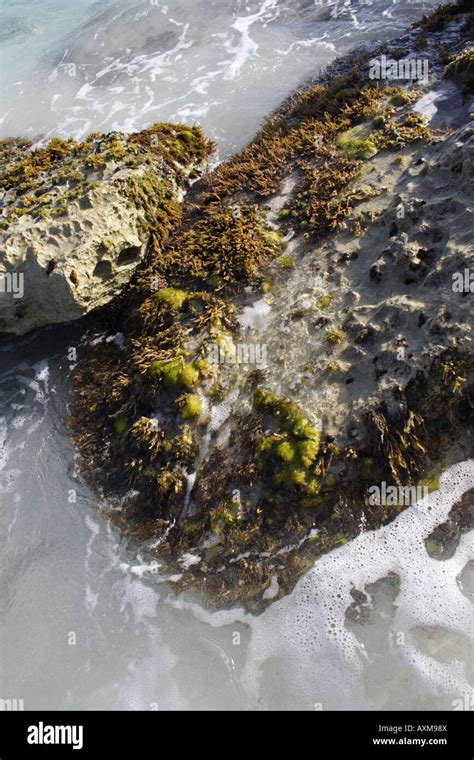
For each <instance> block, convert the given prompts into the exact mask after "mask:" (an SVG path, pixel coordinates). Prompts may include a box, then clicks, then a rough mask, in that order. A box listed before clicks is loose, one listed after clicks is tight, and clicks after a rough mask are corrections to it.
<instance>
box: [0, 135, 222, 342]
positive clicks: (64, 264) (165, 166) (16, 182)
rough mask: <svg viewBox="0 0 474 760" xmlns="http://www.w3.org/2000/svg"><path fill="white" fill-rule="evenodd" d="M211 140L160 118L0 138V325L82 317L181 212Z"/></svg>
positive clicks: (19, 328)
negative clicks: (131, 126)
mask: <svg viewBox="0 0 474 760" xmlns="http://www.w3.org/2000/svg"><path fill="white" fill-rule="evenodd" d="M211 149H212V146H211V144H210V143H209V142H207V141H206V140H205V138H204V137H203V135H202V133H201V131H200V129H199V128H193V129H192V130H189V129H187V128H185V127H184V126H180V125H176V126H171V125H166V124H156V125H154V126H152V127H150V128H149V129H148V130H146V131H144V132H141V133H137V134H132V135H125V134H122V133H117V132H114V133H110V134H108V135H99V134H92V135H90V136H89V137H88V138H87V139H86V140H85V141H84V142H82V143H78V142H76V141H74V140H71V139H70V140H61V139H59V138H53V139H52V140H51V141H50V142H49V144H48V145H46V146H45V147H42V148H41V147H39V148H38V147H37V148H33V147H32V145H31V144H30V143H29V142H28V141H26V140H18V139H6V140H2V141H1V142H0V158H1V164H2V168H1V170H0V206H1V210H2V216H1V219H0V332H10V333H16V334H24V333H26V332H28V331H30V330H33V329H34V328H37V327H41V326H43V325H47V324H54V323H58V322H66V321H69V320H73V319H78V318H79V317H82V316H83V315H84V314H87V313H88V312H90V311H91V310H93V309H96V308H98V307H100V306H104V305H105V304H107V303H108V302H109V301H111V300H112V299H113V298H114V297H115V296H116V295H117V294H118V293H120V291H121V290H122V289H123V287H124V286H125V285H126V284H127V283H128V282H129V281H130V279H131V277H132V275H133V274H134V272H135V270H136V268H137V266H138V265H139V264H140V263H141V262H142V261H143V259H144V256H145V254H146V251H147V246H148V243H149V241H150V237H151V235H153V236H154V238H155V240H156V241H157V242H158V243H160V242H162V241H163V240H164V239H165V238H166V235H167V234H168V233H169V231H170V230H171V229H172V228H173V227H174V226H175V225H176V224H177V223H178V222H179V219H180V203H179V200H180V197H181V194H182V190H183V188H184V187H185V185H186V183H187V181H188V179H189V178H190V177H191V178H192V177H196V176H197V175H198V173H199V171H200V170H201V169H202V168H203V165H204V162H205V159H206V157H207V155H208V154H209V152H210V151H211Z"/></svg>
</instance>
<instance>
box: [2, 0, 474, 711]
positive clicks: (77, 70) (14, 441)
mask: <svg viewBox="0 0 474 760" xmlns="http://www.w3.org/2000/svg"><path fill="white" fill-rule="evenodd" d="M434 5H435V3H431V2H410V3H409V2H391V1H388V2H385V0H380V1H376V0H374V2H372V3H369V2H358V3H356V2H345V3H343V2H339V3H338V4H337V5H336V4H334V3H333V4H320V3H315V2H305V1H304V0H300V1H298V2H291V0H288V1H287V2H278V1H277V0H265V2H263V1H261V2H259V3H257V2H248V3H243V2H235V1H234V0H232V1H231V0H219V2H214V3H212V2H209V1H208V2H196V0H194V1H192V0H182V2H177V1H176V0H173V1H172V2H168V3H167V4H165V3H160V2H99V3H89V2H82V3H70V2H66V0H62V1H60V0H42V2H36V0H30V1H28V2H26V1H21V2H20V1H18V0H17V1H16V2H11V1H10V0H9V1H8V2H7V1H6V0H0V12H1V16H2V22H3V23H2V24H1V29H2V32H1V41H2V53H1V62H0V65H1V67H2V77H1V79H2V82H1V83H2V90H3V92H2V95H3V98H4V101H3V103H2V107H1V119H2V120H1V134H2V135H7V134H12V133H14V134H29V135H31V136H32V137H34V138H37V137H39V136H46V135H48V134H50V133H52V132H57V131H61V132H63V133H64V134H73V135H76V136H80V135H83V134H85V133H86V132H88V131H91V130H92V129H99V130H110V129H115V128H123V129H138V128H140V127H143V126H145V125H148V124H149V123H150V122H151V121H155V120H159V119H173V120H177V119H183V120H187V121H194V120H196V121H199V122H201V123H202V124H203V125H204V127H205V129H206V131H207V132H208V133H209V134H210V135H213V136H214V137H215V138H216V139H217V140H218V143H219V151H220V155H221V156H225V155H227V154H228V153H229V152H231V151H232V150H234V149H235V148H236V147H240V146H241V145H242V144H243V143H245V142H246V141H247V140H248V139H249V138H250V137H251V136H252V134H253V132H254V131H255V129H256V127H257V126H258V124H259V123H260V122H261V120H262V118H263V117H264V116H265V114H266V113H268V112H269V111H270V110H271V109H272V108H273V107H275V106H276V105H277V104H278V103H279V102H280V101H281V99H282V98H283V97H284V96H285V95H286V94H288V92H289V91H290V90H291V89H292V88H293V87H295V86H296V85H297V84H299V83H300V82H302V81H304V80H305V79H307V78H308V77H310V76H313V75H314V74H316V73H317V71H318V70H319V69H320V68H321V67H322V66H324V64H325V63H327V62H328V61H329V60H332V59H333V58H334V57H335V56H336V55H337V54H341V53H344V52H346V51H347V50H348V49H349V48H350V47H351V46H353V45H355V44H358V43H360V42H362V41H364V40H373V39H387V38H389V37H392V36H394V35H395V34H397V33H398V32H399V31H401V30H402V29H403V28H404V27H405V26H406V25H407V22H409V21H411V20H413V19H414V18H416V17H418V16H420V15H421V13H422V12H425V11H427V10H429V8H430V7H433V6H434ZM236 114H238V117H237V118H236ZM83 332H84V326H83V325H75V326H69V327H64V328H59V329H58V328H54V329H46V330H43V331H41V332H40V333H39V334H36V335H34V336H30V337H28V338H23V339H18V340H10V339H8V340H6V341H3V342H2V343H0V504H1V509H0V532H1V536H2V547H3V551H2V553H1V557H0V575H1V578H0V587H1V588H2V595H1V598H0V604H1V610H2V614H1V623H0V625H1V629H0V630H1V634H0V636H1V638H0V641H1V656H0V683H1V688H0V698H3V699H4V698H17V699H23V700H24V702H25V708H26V709H28V708H52V709H72V708H79V709H94V708H98V709H111V708H120V709H130V708H132V709H133V708H142V709H151V710H155V709H166V708H173V709H183V708H192V709H206V708H216V709H222V708H231V709H232V708H235V709H249V708H256V709H278V708H283V709H294V708H298V707H302V708H304V709H316V710H318V709H331V708H337V709H355V708H359V709H373V708H376V707H380V708H390V707H402V708H407V709H408V708H428V707H434V708H448V709H449V708H451V707H452V706H453V700H456V699H457V700H460V703H459V704H463V705H469V704H471V702H470V700H471V699H473V691H472V686H473V673H472V669H471V670H469V664H468V663H469V659H470V658H469V654H470V652H469V646H470V644H469V635H470V631H471V630H472V625H473V622H474V621H473V617H472V614H473V607H472V585H473V580H472V562H471V563H470V564H468V561H469V557H470V556H472V548H473V540H472V536H471V535H469V534H468V535H465V536H464V537H463V538H462V541H461V545H460V547H459V548H458V550H457V552H456V554H455V555H454V557H453V558H452V559H450V560H447V561H444V562H438V561H436V560H433V559H430V558H429V557H428V555H427V554H426V551H425V548H424V544H423V537H424V536H426V535H428V534H429V533H430V531H431V530H432V528H433V527H434V526H435V525H436V524H438V523H439V522H442V521H443V520H444V519H445V517H446V514H447V512H448V511H449V508H450V505H451V504H452V503H453V502H454V501H455V500H456V498H458V496H459V495H460V494H461V493H462V492H463V491H464V490H466V489H467V488H468V487H470V486H472V483H473V480H474V479H473V467H472V466H469V465H468V464H462V465H457V466H456V467H455V468H453V469H452V470H451V471H450V474H447V475H445V476H444V479H443V488H442V491H441V492H439V493H436V494H433V495H431V496H430V497H429V498H428V500H425V501H424V502H422V503H421V504H419V505H418V506H417V507H415V508H412V509H409V510H407V511H405V512H404V513H403V514H402V515H401V516H400V517H399V518H398V519H397V520H396V521H395V522H394V523H392V524H391V525H390V526H387V527H386V528H383V529H381V530H379V531H377V532H376V533H372V534H370V535H361V536H360V537H359V538H358V539H356V540H355V541H354V542H352V543H351V544H350V545H346V546H342V547H340V548H339V549H338V550H337V551H335V552H332V553H331V554H330V555H328V556H326V557H324V558H323V559H322V560H320V561H319V562H318V563H317V564H316V566H315V568H314V569H313V570H312V571H311V572H310V573H308V574H307V575H306V576H305V577H304V578H303V579H301V581H300V582H299V583H298V585H297V587H296V588H295V590H294V592H293V593H292V594H291V595H290V596H289V597H287V598H285V599H283V600H282V601H280V602H278V603H275V604H274V605H273V606H272V607H271V608H270V609H269V610H267V612H265V613H264V614H263V615H262V616H260V617H259V618H254V617H252V616H250V615H248V614H246V613H244V612H242V611H239V610H234V611H228V612H219V613H210V612H208V611H206V610H204V609H203V608H202V607H201V606H200V605H199V604H197V603H196V602H193V601H192V600H189V599H177V598H176V597H173V596H172V595H169V592H168V589H167V586H166V583H165V582H164V580H165V579H163V578H162V577H161V576H160V574H159V571H158V570H157V568H156V567H155V566H150V565H147V564H146V561H145V558H144V557H143V556H141V555H140V548H139V547H137V546H135V545H133V544H130V543H129V542H127V541H126V540H124V539H123V538H121V537H120V536H119V535H118V534H117V532H116V531H115V529H114V528H112V527H111V526H110V525H109V524H108V523H107V522H106V521H104V519H103V518H101V517H100V515H99V514H98V509H97V499H96V498H95V497H94V496H93V495H92V494H91V493H90V491H89V490H88V489H87V488H86V487H85V486H84V485H83V484H82V483H81V481H80V480H79V479H78V478H77V477H75V472H74V451H73V449H72V447H71V446H70V444H69V442H68V440H67V437H66V435H65V431H64V427H63V420H64V418H65V417H66V416H67V414H68V409H67V397H68V390H69V382H70V369H69V368H70V361H69V360H68V348H69V347H74V346H77V345H78V344H79V343H80V341H81V338H82V335H83ZM74 492H75V494H76V496H74ZM389 573H393V574H396V575H397V576H398V578H399V579H400V580H399V585H397V584H396V583H395V581H394V577H393V576H389V577H390V578H391V579H392V580H391V581H384V582H380V583H379V584H378V585H376V586H371V587H370V589H369V590H368V591H369V598H368V601H367V609H366V612H367V614H366V615H365V617H363V619H362V621H360V622H357V621H354V616H353V615H352V616H350V617H349V618H348V617H347V615H346V611H347V609H348V608H349V607H350V605H351V604H352V602H353V599H352V597H351V595H350V590H351V588H352V587H355V588H357V589H358V590H360V591H363V590H364V587H365V586H366V585H367V584H375V583H376V582H377V581H378V580H379V579H380V578H383V577H384V576H387V575H388V574H389ZM456 704H457V703H456Z"/></svg>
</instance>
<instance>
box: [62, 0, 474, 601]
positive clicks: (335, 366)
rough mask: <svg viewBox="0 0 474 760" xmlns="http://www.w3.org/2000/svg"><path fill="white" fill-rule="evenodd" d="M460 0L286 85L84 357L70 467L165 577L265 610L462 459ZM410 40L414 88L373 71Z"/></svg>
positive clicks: (466, 189) (468, 138) (466, 319)
mask: <svg viewBox="0 0 474 760" xmlns="http://www.w3.org/2000/svg"><path fill="white" fill-rule="evenodd" d="M464 10H465V3H464V2H460V3H458V4H456V5H452V6H449V8H448V10H445V12H444V15H443V13H440V12H439V11H438V12H437V14H436V18H435V19H434V20H433V21H432V22H430V19H429V18H428V19H425V20H424V21H423V23H422V25H421V27H419V28H416V29H413V30H411V31H410V33H409V34H408V35H406V36H405V37H403V38H402V39H400V40H397V41H395V42H394V43H393V44H392V45H391V46H390V45H388V46H387V45H385V46H384V47H383V48H381V49H379V50H376V51H371V54H370V55H369V53H368V52H363V53H357V54H354V55H353V56H351V57H349V58H347V59H343V60H341V61H339V62H336V64H335V65H334V66H333V67H332V68H331V69H330V70H329V71H328V72H326V74H325V75H323V77H322V78H321V80H320V81H318V82H317V83H316V84H313V85H311V86H309V87H307V88H304V89H303V90H300V91H298V92H296V93H295V94H294V95H293V96H291V97H290V98H289V99H288V100H287V102H286V103H285V104H283V106H282V107H281V109H279V110H278V111H277V112H276V113H275V114H273V116H271V117H270V118H269V119H268V120H267V122H266V123H265V124H264V125H263V127H262V129H261V131H260V132H259V134H258V135H257V136H256V138H255V139H254V141H253V142H252V143H251V144H250V145H249V146H248V147H247V148H246V149H245V150H244V151H243V152H242V154H240V155H238V156H235V157H234V158H233V159H232V160H231V161H229V162H228V163H226V164H221V165H220V166H219V167H218V168H217V169H216V170H215V171H214V172H212V173H211V174H209V175H207V176H205V177H204V179H203V180H202V181H201V182H200V183H197V184H196V185H195V187H193V190H192V192H191V193H190V196H189V198H188V199H187V202H186V203H185V205H184V217H183V223H182V224H181V225H180V226H179V227H176V229H175V230H174V232H173V233H172V234H171V235H170V237H169V239H168V240H167V242H166V243H165V244H163V243H162V242H161V238H160V242H159V243H158V242H156V243H155V244H154V245H153V246H152V247H151V249H150V256H149V257H148V259H147V262H146V264H145V265H144V266H142V267H141V268H140V271H139V273H138V276H137V278H136V279H135V281H134V282H133V284H132V286H131V287H130V288H128V289H127V291H126V293H125V294H124V296H123V298H122V299H121V301H120V303H118V304H116V308H115V309H114V310H113V311H112V312H111V313H109V314H108V315H107V318H106V320H105V321H104V322H103V323H102V324H101V329H102V330H104V331H109V332H110V333H113V332H116V331H117V330H119V331H120V332H121V333H123V341H122V342H121V345H120V346H117V345H116V344H115V343H114V342H113V341H109V342H108V343H105V344H104V343H102V344H101V345H100V349H98V348H97V341H96V340H90V342H89V345H88V346H87V347H86V348H85V350H84V351H83V354H82V356H81V358H80V361H79V364H78V368H77V371H76V377H75V391H74V399H73V401H74V404H73V406H74V417H73V418H72V420H71V423H70V424H71V429H72V434H73V438H74V440H75V442H76V443H77V445H78V446H79V447H80V449H81V451H82V454H83V463H84V471H85V472H87V474H88V477H89V479H90V480H91V481H92V482H94V483H96V484H97V485H98V486H99V487H100V489H101V490H102V492H103V493H104V494H105V499H104V505H105V509H106V512H107V514H110V515H111V517H113V519H115V520H116V521H118V522H119V524H120V525H121V526H122V527H123V528H124V530H126V531H128V532H130V533H132V534H133V535H135V536H138V537H140V538H141V539H142V540H144V541H147V543H146V546H147V547H148V549H149V553H150V558H154V557H158V559H159V560H160V562H161V563H163V566H164V569H166V570H168V571H169V573H170V575H171V576H172V579H173V580H174V582H175V583H176V584H177V586H178V588H180V589H183V588H193V589H198V590H199V591H202V592H203V593H204V594H206V595H207V597H208V598H209V599H210V600H211V601H212V602H213V603H214V604H218V605H224V604H229V603H240V604H245V605H246V606H247V607H248V608H250V609H253V610H260V609H262V608H263V607H264V606H265V605H267V604H270V603H271V602H272V601H273V600H274V599H278V598H279V597H281V596H282V595H284V594H286V593H288V592H289V591H290V590H291V588H292V587H293V586H294V584H295V582H296V581H297V579H298V578H299V577H300V576H301V574H302V573H303V572H304V571H305V570H306V569H307V568H309V567H310V566H311V564H312V563H313V562H314V559H315V558H316V557H318V556H320V555H321V554H322V553H324V552H327V551H329V550H331V549H333V548H335V547H337V546H339V545H340V544H342V543H345V542H346V541H348V540H350V539H351V538H353V537H355V536H356V535H358V534H359V533H360V532H361V531H362V530H367V529H370V528H376V527H379V526H380V525H381V524H383V523H384V522H386V521H388V520H390V519H393V518H394V517H396V515H397V514H398V513H399V512H400V510H401V509H404V508H406V507H407V506H410V503H409V501H407V500H405V499H404V495H406V492H407V487H412V486H413V490H414V491H415V492H416V491H417V489H416V488H415V486H417V485H418V484H420V482H421V480H422V478H424V477H425V476H427V475H428V474H430V472H431V471H432V469H433V468H439V467H443V466H446V465H447V464H448V463H449V462H450V461H455V460H459V459H462V458H466V457H467V456H469V455H471V453H472V448H473V447H472V421H473V407H474V401H473V399H474V373H473V369H474V368H473V356H472V333H471V330H472V315H471V312H470V305H471V303H470V299H471V298H472V290H473V289H474V288H473V289H471V286H470V282H471V280H470V276H468V277H467V279H466V276H465V272H466V271H467V272H468V275H469V272H470V266H472V248H471V247H470V238H469V233H470V228H471V227H472V216H471V213H472V212H471V209H470V205H471V202H472V180H471V177H472V152H473V135H472V130H473V126H472V124H471V123H469V117H468V108H469V104H468V103H467V101H466V91H465V90H463V91H461V90H460V89H458V88H455V85H453V84H452V82H449V83H448V84H447V83H446V80H445V79H444V78H443V74H444V69H445V66H446V58H448V59H449V58H450V57H452V58H453V59H455V58H456V56H458V55H459V52H460V50H461V49H463V46H464V45H465V38H466V35H467V34H468V31H469V29H470V26H469V19H468V17H467V16H466V15H465V14H464V12H463V11H464ZM413 50H416V52H417V55H419V56H423V55H426V56H429V58H430V79H429V80H428V81H426V82H419V81H417V82H416V83H413V82H408V83H407V82H403V83H402V85H401V86H399V87H393V86H391V84H392V83H381V82H374V81H373V80H372V79H371V78H370V75H369V68H370V67H369V61H370V59H371V57H373V56H376V55H379V54H382V53H383V54H384V55H386V56H387V57H389V56H392V57H396V58H400V57H405V58H406V57H407V56H409V55H410V54H411V53H412V52H413ZM446 87H449V88H455V89H454V90H453V89H450V90H449V92H448V95H449V97H447V90H446V89H445V88H446ZM428 102H429V103H430V110H429V113H424V111H425V110H426V108H425V105H426V103H428ZM446 102H448V103H449V118H448V116H447V115H446V120H445V121H443V118H444V110H443V103H446ZM433 104H434V105H433ZM434 116H435V117H436V119H435V118H434ZM429 120H431V122H430V123H428V122H429ZM435 124H436V128H435ZM448 127H449V128H448ZM361 142H362V143H363V144H362V146H361ZM368 142H369V143H370V146H369V147H370V150H366V148H367V143H368ZM461 275H462V276H461ZM466 283H467V286H466ZM91 473H93V475H91ZM381 484H386V485H388V486H390V487H391V489H390V492H392V490H393V491H395V492H397V489H400V492H401V491H402V490H403V498H402V496H401V497H400V499H399V500H398V501H397V499H395V500H393V499H390V500H384V499H383V498H380V499H379V500H378V501H377V500H372V499H371V493H372V492H373V491H374V490H375V491H377V487H378V486H380V485H381ZM387 490H388V489H387V488H385V487H383V488H382V487H381V488H379V489H378V491H379V492H380V493H386V492H387ZM409 490H410V489H409V488H408V491H409ZM190 555H192V556H193V562H192V563H191V564H190V563H188V562H183V557H189V556H190Z"/></svg>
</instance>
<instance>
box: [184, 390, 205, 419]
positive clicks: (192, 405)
mask: <svg viewBox="0 0 474 760" xmlns="http://www.w3.org/2000/svg"><path fill="white" fill-rule="evenodd" d="M201 414H202V401H201V399H200V398H199V396H194V395H192V394H188V395H187V396H185V397H184V399H183V405H182V407H181V417H182V418H183V420H190V419H194V418H196V417H200V416H201Z"/></svg>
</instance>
